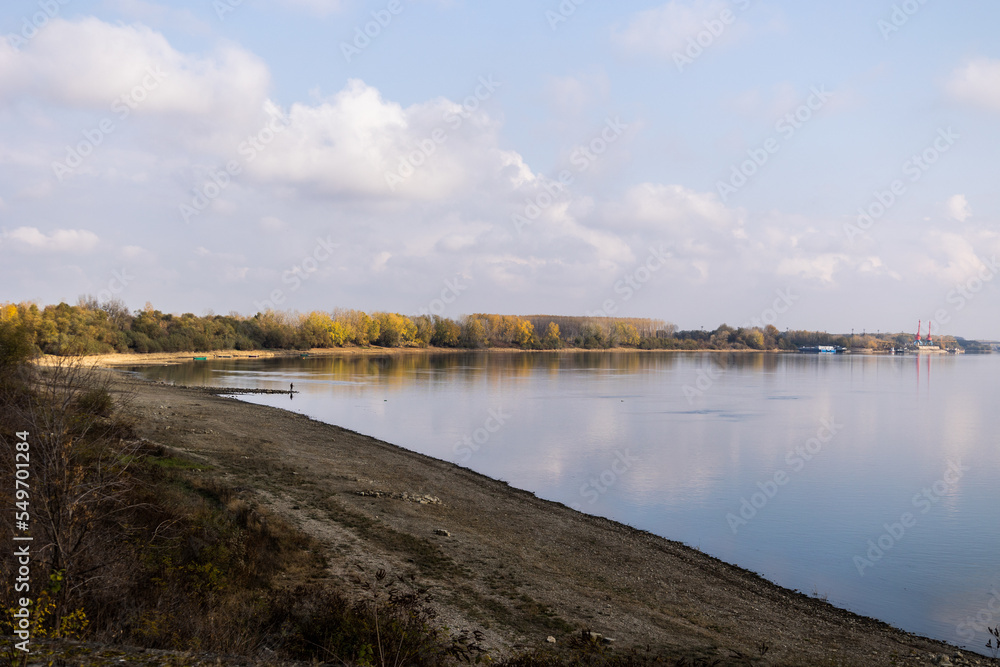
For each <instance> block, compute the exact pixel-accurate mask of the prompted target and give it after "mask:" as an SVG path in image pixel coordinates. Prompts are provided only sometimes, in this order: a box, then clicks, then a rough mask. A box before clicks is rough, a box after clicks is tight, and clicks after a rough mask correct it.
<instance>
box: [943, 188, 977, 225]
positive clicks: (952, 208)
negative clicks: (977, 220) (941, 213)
mask: <svg viewBox="0 0 1000 667" xmlns="http://www.w3.org/2000/svg"><path fill="white" fill-rule="evenodd" d="M948 215H949V216H951V217H952V218H954V219H955V220H958V221H959V222H965V221H966V220H968V219H969V216H971V215H972V209H970V208H969V202H968V200H967V199H966V198H965V195H954V196H952V197H950V198H949V199H948Z"/></svg>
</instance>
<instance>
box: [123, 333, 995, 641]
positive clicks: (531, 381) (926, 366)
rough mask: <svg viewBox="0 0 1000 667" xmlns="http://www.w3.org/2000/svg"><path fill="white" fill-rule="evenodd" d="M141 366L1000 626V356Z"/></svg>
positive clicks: (948, 631)
mask: <svg viewBox="0 0 1000 667" xmlns="http://www.w3.org/2000/svg"><path fill="white" fill-rule="evenodd" d="M141 372H142V373H143V374H144V375H146V376H147V377H153V378H157V379H163V380H168V381H175V382H177V383H178V384H205V385H216V386H234V387H263V388H287V387H288V383H289V382H294V383H295V388H296V390H301V393H299V394H296V395H295V396H294V399H289V397H288V396H253V397H247V400H250V401H252V402H255V403H261V404H266V405H274V406H278V407H282V408H287V409H292V410H295V411H297V412H301V413H304V414H307V415H309V416H311V417H313V418H315V419H319V420H322V421H325V422H329V423H332V424H337V425H339V426H343V427H346V428H349V429H352V430H355V431H359V432H361V433H365V434H368V435H372V436H375V437H377V438H381V439H383V440H387V441H389V442H392V443H395V444H398V445H401V446H403V447H406V448H408V449H411V450H415V451H418V452H421V453H424V454H428V455H430V456H434V457H437V458H440V459H445V460H449V461H454V462H456V463H460V464H462V465H464V466H467V467H469V468H472V469H473V470H476V471H478V472H481V473H484V474H486V475H489V476H491V477H496V478H500V479H503V480H506V481H508V482H510V483H511V484H512V485H514V486H517V487H520V488H524V489H528V490H531V491H534V492H535V493H537V495H539V496H541V497H543V498H547V499H550V500H554V501H558V502H562V503H565V504H567V505H571V506H573V507H576V508H578V509H580V510H581V511H584V512H588V513H591V514H599V515H602V516H606V517H609V518H612V519H615V520H617V521H621V522H623V523H627V524H630V525H632V526H636V527H638V528H642V529H645V530H649V531H651V532H653V533H656V534H659V535H662V536H664V537H668V538H671V539H675V540H679V541H682V542H684V543H686V544H688V545H691V546H693V547H697V548H698V549H700V550H702V551H704V552H706V553H709V554H712V555H714V556H717V557H719V558H721V559H723V560H725V561H728V562H731V563H736V564H738V565H741V566H743V567H745V568H748V569H750V570H753V571H755V572H759V573H760V574H762V575H763V576H765V577H767V578H768V579H771V580H772V581H775V582H777V583H779V584H781V585H783V586H786V587H789V588H793V589H798V590H800V591H802V592H804V593H807V594H811V595H820V596H826V597H828V599H829V600H830V602H832V603H834V604H836V605H838V606H841V607H844V608H847V609H851V610H853V611H856V612H858V613H861V614H865V615H868V616H874V617H876V618H879V619H882V620H884V621H887V622H889V623H892V624H893V625H896V626H899V627H902V628H904V629H906V630H909V631H911V632H917V633H920V634H924V635H928V636H931V637H935V638H939V639H944V640H947V641H951V642H954V643H956V644H959V645H963V646H967V647H969V648H971V649H973V650H977V651H981V652H982V651H984V650H985V649H984V644H985V643H986V640H987V639H988V637H989V636H988V634H987V633H986V631H985V625H984V623H990V624H991V625H996V624H997V623H1000V588H998V587H1000V525H998V523H1000V522H998V516H1000V448H998V446H997V445H998V434H1000V409H998V406H997V401H996V395H995V394H994V390H995V387H996V386H997V382H998V373H1000V355H987V356H972V355H968V356H958V357H936V358H926V357H925V358H917V357H914V356H900V357H892V356H880V357H874V356H860V355H855V356H850V355H848V356H829V357H828V356H822V357H820V356H807V355H773V354H741V355H727V354H712V353H697V354H677V353H574V354H568V353H567V354H543V353H539V354H505V353H494V354H484V353H476V354H446V355H433V354H431V355H408V356H399V357H311V358H305V359H298V358H296V359H275V360H249V361H246V360H228V361H227V360H220V361H211V362H199V363H197V364H188V365H183V366H175V367H167V368H154V369H141ZM426 491H427V492H430V493H436V494H440V495H442V497H444V496H446V495H447V490H446V489H427V490H426ZM993 610H996V611H993ZM977 617H978V620H977Z"/></svg>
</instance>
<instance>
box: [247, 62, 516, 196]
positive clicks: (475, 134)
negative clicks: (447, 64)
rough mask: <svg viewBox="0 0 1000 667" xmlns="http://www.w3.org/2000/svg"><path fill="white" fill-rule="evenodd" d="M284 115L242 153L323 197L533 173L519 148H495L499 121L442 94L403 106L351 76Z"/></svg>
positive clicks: (270, 175)
mask: <svg viewBox="0 0 1000 667" xmlns="http://www.w3.org/2000/svg"><path fill="white" fill-rule="evenodd" d="M287 117H288V124H287V126H286V127H283V128H282V129H281V131H280V132H278V133H277V134H276V135H275V138H274V140H273V141H272V142H271V143H269V144H268V145H266V146H265V147H264V149H263V150H261V151H259V152H258V153H257V154H256V155H255V156H254V158H253V160H252V161H249V160H248V165H247V167H248V171H249V172H250V173H251V174H252V175H253V176H254V177H255V178H257V179H259V180H260V181H261V182H266V183H269V184H279V185H282V186H291V187H294V188H299V189H302V190H304V191H306V192H311V193H313V194H318V195H321V196H326V197H330V196H334V197H344V196H347V197H363V198H379V199H387V200H392V199H394V198H395V199H411V198H412V199H420V200H442V199H444V198H447V197H450V196H453V195H455V194H456V193H460V192H466V193H471V192H472V191H473V190H474V189H475V188H477V187H480V186H483V185H484V184H485V185H486V187H489V188H491V189H493V190H494V191H495V192H510V191H511V190H512V189H513V188H516V187H518V185H519V184H521V183H523V182H525V181H526V180H530V179H531V178H532V174H531V170H530V169H528V167H527V165H525V164H524V162H523V160H522V159H521V156H520V155H518V154H517V153H514V152H511V151H505V150H502V149H500V147H499V143H500V140H499V131H500V126H499V124H498V123H496V122H495V121H494V120H493V119H492V118H491V117H490V116H489V115H488V114H487V113H485V112H484V111H483V110H481V109H480V110H476V111H471V112H470V111H469V110H467V109H466V108H464V107H463V106H462V105H460V104H457V103H455V102H451V101H449V100H445V99H437V100H432V101H429V102H425V103H421V104H415V105H413V106H410V107H407V108H405V109H404V108H403V107H402V106H400V105H399V104H397V103H395V102H389V101H386V100H384V99H383V98H382V95H381V94H380V92H379V91H378V90H377V89H375V88H373V87H371V86H368V85H367V84H365V83H364V82H363V81H360V80H357V79H352V80H350V81H349V82H348V84H347V86H346V87H345V88H344V89H343V90H341V91H340V92H339V93H337V94H335V95H333V96H331V97H330V98H328V99H326V100H323V101H322V102H320V103H319V104H317V105H307V104H295V105H293V106H292V107H291V109H290V110H289V112H288V114H287Z"/></svg>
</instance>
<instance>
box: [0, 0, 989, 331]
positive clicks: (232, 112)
mask: <svg viewBox="0 0 1000 667" xmlns="http://www.w3.org/2000/svg"><path fill="white" fill-rule="evenodd" d="M570 10H572V11H570ZM998 14H1000V7H998V6H996V5H995V3H988V2H986V1H985V0H984V1H979V2H976V1H970V2H962V3H950V4H948V3H943V2H934V1H933V0H925V2H920V1H919V0H908V1H907V2H896V3H893V2H872V1H871V0H867V1H866V2H861V1H860V0H857V1H846V2H839V3H836V4H831V3H793V2H790V1H789V2H782V1H772V2H765V1H757V0H733V1H732V2H725V1H723V0H695V1H691V0H673V1H670V2H633V3H622V4H612V3H602V2H597V0H585V1H583V2H581V3H580V4H576V3H574V2H573V0H565V2H562V3H561V4H560V2H557V1H554V0H553V1H550V2H540V3H539V2H521V1H518V0H514V1H509V2H504V3H475V2H463V1H461V0H395V1H394V2H390V1H389V0H385V1H380V2H362V1H361V0H243V2H238V0H199V1H198V2H173V3H169V4H163V3H161V4H157V3H154V2H147V1H144V0H103V1H95V2H87V1H84V0H62V1H60V0H35V1H34V2H20V1H18V2H10V3H6V4H5V5H4V7H3V9H2V12H0V33H2V34H4V35H6V36H7V39H6V40H3V41H2V42H0V120H2V121H3V122H2V123H0V174H2V178H0V264H2V266H3V269H2V271H3V274H2V275H3V280H2V283H0V300H2V301H22V300H36V301H39V302H41V303H52V302H58V301H61V300H65V301H68V302H71V303H72V302H75V301H76V299H77V297H79V296H80V295H82V294H93V295H96V296H98V297H99V298H102V299H103V298H109V297H115V298H120V299H122V300H123V301H125V302H126V303H127V304H128V305H129V306H130V307H132V308H141V307H142V306H143V305H144V304H145V303H146V302H147V301H150V302H152V303H153V304H154V305H155V306H157V307H158V308H160V309H163V310H167V311H173V312H186V311H190V312H196V313H203V312H206V311H208V310H212V311H215V312H229V311H238V312H241V313H245V314H251V313H253V312H255V311H256V310H258V309H259V308H261V307H267V306H268V305H269V304H273V305H274V306H275V307H277V308H278V309H287V310H299V311H309V310H314V309H319V310H330V309H333V308H337V307H354V308H362V309H365V310H369V311H371V310H393V311H399V312H403V313H407V314H416V313H420V312H427V311H432V312H438V313H440V314H444V315H447V316H453V317H457V316H460V315H462V314H465V313H472V312H482V311H487V312H502V313H519V314H531V313H553V314H585V313H600V312H604V313H607V314H615V315H628V316H649V317H657V318H662V319H666V320H669V321H672V322H675V323H677V324H678V325H679V326H681V327H683V328H697V327H700V326H705V327H714V326H716V325H718V324H719V323H721V322H723V321H725V322H728V323H729V324H732V325H739V324H746V323H749V322H752V321H753V320H755V319H757V320H760V319H761V318H764V320H765V321H773V323H774V324H775V325H776V326H778V327H779V328H781V329H785V328H814V329H824V330H830V331H850V330H851V329H855V330H862V329H868V330H883V331H885V330H912V329H914V328H915V326H916V320H917V319H922V320H924V321H925V322H926V321H927V320H928V319H933V320H934V322H935V330H936V331H938V332H941V333H954V334H958V335H966V336H972V337H986V338H1000V308H998V307H997V306H998V305H1000V304H998V301H1000V292H998V291H997V289H996V288H995V287H994V282H995V281H993V277H994V275H995V274H996V272H997V269H996V266H995V256H996V255H997V254H1000V225H998V221H1000V200H998V191H997V188H996V187H994V179H995V176H994V174H995V172H996V169H995V154H996V152H997V144H998V141H997V139H998V138H1000V132H998V121H1000V47H998V46H997V42H996V40H995V25H996V24H997V19H998V18H1000V16H998ZM380 17H381V19H382V23H383V24H384V25H377V24H376V23H374V21H377V20H378V19H379V18H380ZM389 19H391V20H389ZM563 19H564V20H563ZM366 28H367V29H368V31H369V32H370V33H372V34H374V35H375V36H374V37H371V38H370V39H369V40H368V41H367V43H366V42H365V41H358V42H357V43H355V40H356V36H357V34H358V31H359V30H360V31H364V30H365V29H366ZM345 45H348V46H350V47H353V49H354V50H351V49H348V50H349V51H351V52H350V53H349V57H348V56H346V55H345ZM789 114H790V115H789ZM796 115H797V118H796ZM83 153H86V155H83ZM914 156H916V157H917V160H916V161H914V160H913V157H914ZM754 160H756V161H754ZM925 160H926V162H925ZM227 164H228V165H229V166H231V167H232V170H231V172H229V171H227ZM734 170H735V176H734ZM560 177H562V178H563V181H564V182H563V183H560V182H559V181H560ZM894 188H895V190H896V193H895V194H894V193H893V189H894ZM880 200H881V202H880ZM859 209H860V210H862V211H864V210H867V211H868V212H869V213H870V214H874V215H873V216H872V217H870V218H868V219H862V221H861V223H859ZM660 258H662V259H660ZM442 294H444V295H445V296H447V299H441V297H442ZM781 295H784V296H781ZM439 299H441V300H439ZM779 299H784V301H783V302H782V303H784V304H785V305H782V307H781V308H780V309H774V303H775V301H776V300H779ZM445 301H447V303H445ZM786 302H787V303H786ZM778 310H781V311H783V312H777V311H778Z"/></svg>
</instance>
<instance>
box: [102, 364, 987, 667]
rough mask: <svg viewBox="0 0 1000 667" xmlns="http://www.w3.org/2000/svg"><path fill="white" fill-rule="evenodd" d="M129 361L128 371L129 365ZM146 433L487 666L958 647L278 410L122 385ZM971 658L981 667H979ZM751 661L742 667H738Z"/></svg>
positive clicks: (804, 659) (874, 657) (829, 660)
mask: <svg viewBox="0 0 1000 667" xmlns="http://www.w3.org/2000/svg"><path fill="white" fill-rule="evenodd" d="M130 363H133V362H130ZM118 382H119V385H120V386H121V387H122V388H123V389H128V390H130V391H134V392H135V398H134V401H135V408H136V410H137V413H138V415H139V416H140V418H141V424H140V431H141V434H142V435H143V436H144V437H146V438H148V439H150V440H152V441H155V442H158V443H162V444H164V445H167V446H170V447H174V448H177V449H179V450H182V451H184V452H186V453H187V454H188V455H189V456H191V457H194V458H196V459H198V460H201V461H204V462H206V463H209V464H211V465H213V466H215V468H216V473H217V474H219V475H221V476H222V477H223V478H224V479H225V480H226V481H227V483H228V484H229V485H231V486H235V487H239V488H241V489H244V490H245V492H246V493H248V494H252V495H254V496H256V497H257V498H258V499H259V501H260V502H261V503H262V504H264V505H266V506H268V507H269V508H270V509H271V510H272V511H273V512H275V513H277V514H279V515H281V516H283V517H285V518H286V519H288V520H289V521H290V522H292V523H293V524H295V525H297V526H299V527H301V529H302V530H304V531H306V532H308V533H310V534H312V535H313V536H315V537H317V538H319V539H320V540H322V541H323V543H324V544H325V545H326V549H327V554H328V556H329V562H330V568H331V574H332V575H334V576H337V577H343V578H345V579H351V578H353V577H356V576H357V573H358V569H357V566H358V565H361V566H363V567H365V568H369V569H371V568H379V567H382V568H385V569H386V570H388V571H389V572H391V573H393V574H400V575H407V576H408V575H413V576H414V577H416V579H417V581H419V582H421V583H422V584H423V585H425V586H427V587H429V588H430V589H431V591H432V592H433V594H434V597H435V600H436V604H437V606H438V608H439V609H440V614H441V620H442V621H443V622H444V623H445V624H447V625H448V626H449V627H451V628H453V629H459V628H462V629H474V628H479V629H482V630H484V631H485V632H486V635H487V642H488V643H489V644H490V645H491V647H492V650H493V651H494V654H495V655H501V654H509V653H510V652H512V651H520V650H525V649H532V648H539V647H545V646H551V644H549V643H548V642H547V641H546V640H547V637H549V636H551V637H554V638H555V639H556V641H557V646H558V645H559V644H561V643H564V642H566V641H567V639H568V638H569V637H570V636H571V635H572V634H575V633H578V632H579V631H580V630H581V629H584V628H586V629H590V630H593V631H595V632H599V633H601V634H603V635H605V636H606V637H609V638H613V639H614V640H615V642H614V644H613V646H614V647H615V650H616V651H617V650H625V649H627V648H628V647H633V646H641V647H645V646H647V645H650V646H652V647H654V648H663V649H666V650H669V651H671V652H673V653H675V654H676V655H684V656H691V657H694V656H706V657H709V656H710V657H718V658H723V659H724V662H723V664H729V662H728V661H729V660H730V659H732V657H733V656H734V655H735V654H736V652H739V653H742V654H744V655H746V656H758V655H759V654H760V652H761V649H762V647H763V646H764V645H766V646H767V647H768V649H769V650H768V651H767V653H766V659H765V660H764V661H762V662H760V663H755V664H767V665H925V664H930V658H931V657H932V655H933V654H940V653H947V654H949V655H951V654H953V653H954V652H955V649H954V648H953V647H950V646H948V645H945V644H942V643H939V642H934V641H931V640H928V639H924V638H920V637H916V636H913V635H910V634H907V633H904V632H901V631H898V630H895V629H893V628H890V627H889V626H887V625H885V624H883V623H880V622H877V621H874V620H871V619H868V618H863V617H860V616H856V615H854V614H851V613H848V612H845V611H842V610H839V609H836V608H834V607H832V606H831V605H829V604H827V603H825V602H823V601H820V600H816V599H813V598H809V597H807V596H805V595H801V594H798V593H795V592H792V591H788V590H785V589H783V588H780V587H778V586H775V585H774V584H771V583H769V582H767V581H765V580H764V579H762V578H760V577H758V576H756V575H754V574H752V573H750V572H747V571H745V570H742V569H740V568H737V567H734V566H731V565H727V564H725V563H723V562H721V561H718V560H716V559H714V558H712V557H710V556H706V555H704V554H702V553H700V552H698V551H696V550H693V549H690V548H688V547H685V546H683V545H681V544H678V543H676V542H671V541H669V540H665V539H662V538H660V537H657V536H654V535H651V534H649V533H645V532H641V531H637V530H634V529H632V528H629V527H627V526H624V525H621V524H617V523H614V522H611V521H607V520H604V519H599V518H595V517H590V516H586V515H583V514H580V513H578V512H575V511H573V510H571V509H569V508H567V507H565V506H563V505H559V504H555V503H552V502H548V501H544V500H540V499H538V498H536V497H534V496H533V495H532V494H530V493H526V492H523V491H519V490H517V489H513V488H511V487H509V486H507V485H506V484H504V483H502V482H498V481H495V480H492V479H489V478H486V477H483V476H482V475H479V474H476V473H474V472H471V471H469V470H467V469H464V468H461V467H459V466H456V465H453V464H450V463H446V462H443V461H438V460H435V459H431V458H428V457H426V456H422V455H420V454H415V453H412V452H409V451H406V450H403V449H401V448H398V447H395V446H393V445H391V444H389V443H386V442H382V441H379V440H376V439H374V438H370V437H367V436H363V435H360V434H357V433H354V432H352V431H347V430H344V429H341V428H338V427H336V426H330V425H327V424H322V423H320V422H317V421H313V420H311V419H309V418H307V417H303V416H301V415H297V414H294V413H290V412H286V411H283V410H280V409H276V408H270V407H262V406H255V405H250V404H246V403H241V402H239V401H237V400H234V399H229V398H221V397H218V396H214V395H210V394H206V393H205V392H203V391H196V390H192V389H184V388H178V387H171V386H167V385H162V384H152V383H147V382H143V381H140V380H136V379H133V378H127V377H121V378H120V379H119V380H118ZM972 657H973V659H974V660H982V661H983V663H984V664H985V663H986V661H985V660H984V659H982V658H981V656H972ZM744 664H745V663H744Z"/></svg>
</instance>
